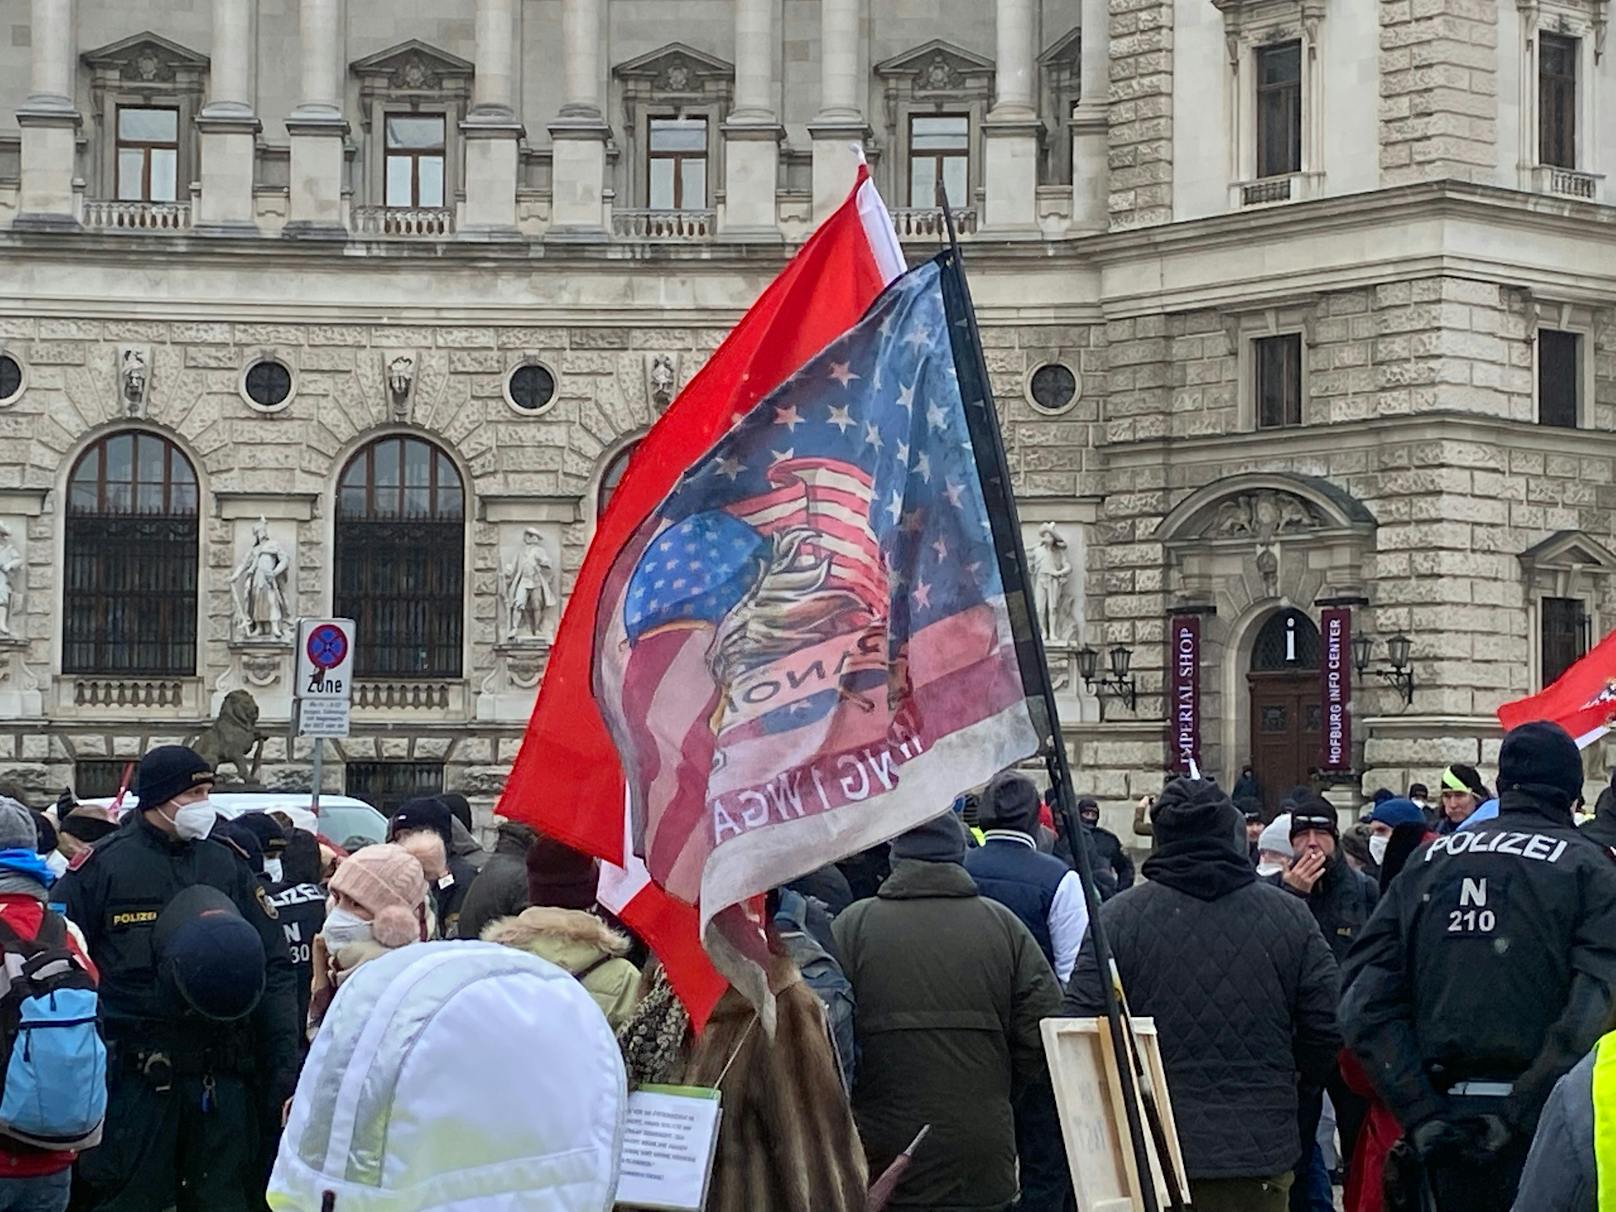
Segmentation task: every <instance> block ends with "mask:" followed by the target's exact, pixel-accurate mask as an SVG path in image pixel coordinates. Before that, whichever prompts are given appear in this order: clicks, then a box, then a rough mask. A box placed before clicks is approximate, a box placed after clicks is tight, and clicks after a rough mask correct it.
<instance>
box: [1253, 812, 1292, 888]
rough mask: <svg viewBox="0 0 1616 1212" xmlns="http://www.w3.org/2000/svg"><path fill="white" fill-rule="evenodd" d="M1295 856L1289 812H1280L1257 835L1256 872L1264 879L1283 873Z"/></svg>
mask: <svg viewBox="0 0 1616 1212" xmlns="http://www.w3.org/2000/svg"><path fill="white" fill-rule="evenodd" d="M1295 857H1296V851H1294V850H1292V849H1291V814H1290V813H1288V812H1285V813H1281V814H1280V815H1279V816H1276V817H1275V818H1274V819H1273V820H1271V821H1269V822H1268V824H1266V825H1264V826H1263V831H1262V832H1261V833H1260V834H1258V835H1257V862H1256V866H1257V874H1258V875H1260V876H1262V877H1263V878H1264V879H1267V878H1268V877H1269V876H1273V875H1283V874H1284V873H1285V872H1286V870H1288V869H1289V867H1290V865H1291V860H1292V859H1293V858H1295Z"/></svg>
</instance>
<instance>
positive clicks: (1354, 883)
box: [1267, 850, 1380, 964]
mask: <svg viewBox="0 0 1616 1212" xmlns="http://www.w3.org/2000/svg"><path fill="white" fill-rule="evenodd" d="M1267 878H1268V882H1269V883H1270V884H1272V885H1273V886H1274V887H1276V888H1278V889H1279V890H1280V891H1281V892H1286V893H1289V894H1290V895H1291V896H1294V897H1296V898H1297V899H1298V900H1301V901H1305V902H1306V903H1307V907H1308V909H1309V910H1310V911H1311V912H1312V914H1313V920H1314V921H1316V922H1317V923H1318V924H1319V929H1320V930H1321V931H1323V932H1324V941H1325V942H1327V943H1329V944H1330V951H1331V952H1332V953H1333V954H1334V955H1335V962H1336V963H1338V964H1340V963H1343V962H1345V961H1346V958H1347V952H1348V951H1349V950H1350V949H1351V948H1352V941H1353V940H1354V939H1355V938H1357V937H1358V935H1359V934H1360V933H1362V932H1363V928H1364V926H1365V925H1366V924H1367V923H1368V921H1369V915H1370V914H1371V913H1373V912H1374V911H1375V902H1376V901H1378V900H1380V885H1379V884H1377V883H1376V882H1375V881H1374V880H1372V879H1370V878H1369V876H1367V875H1365V874H1363V872H1361V871H1354V870H1353V869H1352V866H1351V864H1349V863H1348V862H1347V860H1346V859H1345V858H1344V857H1342V854H1341V852H1340V851H1339V850H1337V851H1336V852H1335V854H1334V856H1333V857H1332V858H1331V859H1330V863H1329V866H1327V867H1325V869H1324V874H1323V875H1322V876H1321V877H1320V878H1319V881H1318V883H1316V884H1314V885H1313V891H1312V892H1310V893H1308V894H1307V895H1306V896H1303V895H1302V894H1301V893H1300V892H1298V891H1296V890H1295V889H1294V888H1292V887H1291V886H1290V885H1289V884H1287V883H1286V882H1285V873H1284V872H1283V871H1280V872H1276V873H1275V874H1273V875H1270V876H1268V877H1267Z"/></svg>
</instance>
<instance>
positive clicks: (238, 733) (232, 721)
mask: <svg viewBox="0 0 1616 1212" xmlns="http://www.w3.org/2000/svg"><path fill="white" fill-rule="evenodd" d="M267 739H268V735H267V734H266V733H263V732H260V731H259V730H258V700H257V699H255V698H253V696H252V692H251V691H248V690H232V691H231V692H230V693H229V694H227V695H225V696H224V702H223V703H222V704H220V706H219V718H218V719H216V720H215V721H214V722H213V723H212V724H211V725H210V726H209V727H208V728H207V729H206V730H205V731H204V732H203V733H202V735H201V736H199V737H197V738H196V740H194V741H192V742H191V748H192V749H193V750H195V752H196V754H197V756H198V757H200V758H201V759H202V760H203V761H204V762H206V763H207V764H208V765H209V766H212V767H213V770H214V773H215V774H218V773H220V771H219V768H220V767H221V766H223V765H224V764H225V763H226V762H228V763H229V764H230V765H232V766H234V767H235V768H236V778H237V779H238V780H240V781H241V782H244V783H245V782H257V781H258V763H259V759H260V758H261V757H262V756H263V744H264V742H265V741H266V740H267ZM249 757H251V758H252V759H253V762H252V768H251V770H249V769H248V767H247V760H248V758H249Z"/></svg>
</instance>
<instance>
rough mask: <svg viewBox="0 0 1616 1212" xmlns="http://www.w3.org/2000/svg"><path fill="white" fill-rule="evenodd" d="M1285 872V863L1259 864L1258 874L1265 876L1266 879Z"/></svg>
mask: <svg viewBox="0 0 1616 1212" xmlns="http://www.w3.org/2000/svg"><path fill="white" fill-rule="evenodd" d="M1283 870H1285V864H1284V863H1258V864H1257V874H1258V875H1260V876H1263V877H1264V878H1266V877H1268V876H1270V875H1278V874H1279V873H1280V872H1281V871H1283Z"/></svg>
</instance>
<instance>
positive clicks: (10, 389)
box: [0, 354, 22, 401]
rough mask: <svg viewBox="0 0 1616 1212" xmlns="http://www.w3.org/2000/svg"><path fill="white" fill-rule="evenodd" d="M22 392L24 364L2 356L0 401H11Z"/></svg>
mask: <svg viewBox="0 0 1616 1212" xmlns="http://www.w3.org/2000/svg"><path fill="white" fill-rule="evenodd" d="M21 390H22V364H21V363H20V362H18V361H17V359H16V358H12V357H8V356H6V355H5V354H0V401H3V400H10V399H11V398H12V397H13V396H15V395H16V394H17V393H18V392H20V391H21Z"/></svg>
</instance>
